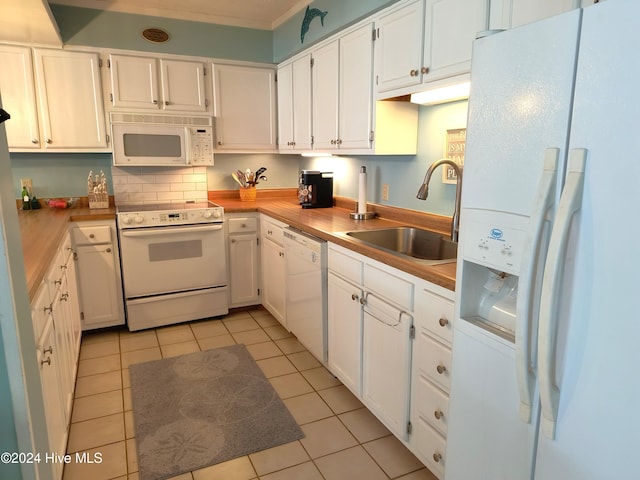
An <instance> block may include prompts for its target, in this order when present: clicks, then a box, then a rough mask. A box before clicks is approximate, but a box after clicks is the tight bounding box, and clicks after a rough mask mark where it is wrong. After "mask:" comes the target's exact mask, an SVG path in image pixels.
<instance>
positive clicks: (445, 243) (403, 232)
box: [344, 227, 458, 264]
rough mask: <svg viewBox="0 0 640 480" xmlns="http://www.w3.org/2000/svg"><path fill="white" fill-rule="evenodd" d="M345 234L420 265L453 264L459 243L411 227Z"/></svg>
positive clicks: (437, 234) (357, 231)
mask: <svg viewBox="0 0 640 480" xmlns="http://www.w3.org/2000/svg"><path fill="white" fill-rule="evenodd" d="M344 235H346V236H347V237H350V238H352V239H354V240H357V241H360V242H363V243H366V244H368V245H370V246H373V247H377V248H380V249H382V250H385V251H387V252H390V253H393V254H396V255H400V256H405V257H410V258H413V259H416V260H420V261H424V262H423V263H428V264H436V263H447V262H452V261H455V259H456V256H457V253H458V244H457V243H456V242H453V241H451V240H449V239H448V238H446V237H443V236H442V235H440V234H439V233H435V232H432V231H429V230H423V229H421V228H414V227H392V228H383V229H379V230H356V231H352V232H345V233H344Z"/></svg>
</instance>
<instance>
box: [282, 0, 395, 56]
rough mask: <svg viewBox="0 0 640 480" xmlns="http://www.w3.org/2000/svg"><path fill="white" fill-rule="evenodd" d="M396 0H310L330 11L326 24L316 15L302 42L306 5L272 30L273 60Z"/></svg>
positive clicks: (311, 6)
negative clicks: (301, 34) (301, 32)
mask: <svg viewBox="0 0 640 480" xmlns="http://www.w3.org/2000/svg"><path fill="white" fill-rule="evenodd" d="M396 1H398V0H316V1H314V2H311V5H309V7H310V8H317V9H318V10H320V11H322V12H327V15H326V16H325V18H324V25H323V24H322V23H321V22H320V19H319V18H314V19H313V20H312V22H311V23H310V25H309V31H308V32H307V33H306V34H305V37H304V43H302V41H301V38H300V30H301V27H302V21H303V20H304V17H305V11H306V9H305V10H302V11H301V12H299V13H297V14H296V15H294V16H293V17H291V18H290V19H289V20H287V21H286V22H285V23H283V24H282V25H280V26H279V27H278V28H277V29H276V30H275V31H274V32H273V61H274V62H275V63H279V62H281V61H282V60H284V59H285V58H287V57H290V56H292V55H294V54H296V53H298V52H300V51H302V50H304V49H305V48H308V47H309V46H310V45H313V44H314V43H317V42H318V41H320V40H322V39H324V38H326V37H329V36H330V35H331V34H333V33H335V32H337V31H339V30H341V29H343V28H344V27H346V26H348V25H350V24H352V23H355V22H356V21H358V20H360V19H362V18H364V17H366V16H368V15H369V14H371V13H373V12H375V11H377V10H379V9H381V8H383V7H386V6H388V5H391V4H392V3H395V2H396Z"/></svg>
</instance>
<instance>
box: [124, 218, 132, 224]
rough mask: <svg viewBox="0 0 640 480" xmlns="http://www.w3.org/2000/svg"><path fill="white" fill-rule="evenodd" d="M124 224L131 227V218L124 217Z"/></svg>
mask: <svg viewBox="0 0 640 480" xmlns="http://www.w3.org/2000/svg"><path fill="white" fill-rule="evenodd" d="M122 223H124V224H125V225H129V224H130V223H131V217H122Z"/></svg>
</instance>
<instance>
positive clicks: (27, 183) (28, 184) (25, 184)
mask: <svg viewBox="0 0 640 480" xmlns="http://www.w3.org/2000/svg"><path fill="white" fill-rule="evenodd" d="M24 187H27V191H28V192H29V193H31V192H32V191H33V183H31V179H30V178H21V179H20V190H22V189H23V188H24Z"/></svg>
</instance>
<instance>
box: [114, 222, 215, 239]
mask: <svg viewBox="0 0 640 480" xmlns="http://www.w3.org/2000/svg"><path fill="white" fill-rule="evenodd" d="M216 230H222V224H221V223H216V224H215V225H206V226H204V227H160V228H148V227H147V228H139V229H131V230H127V229H123V230H121V231H120V235H122V236H123V237H156V236H159V235H163V236H164V235H171V234H180V233H194V232H195V233H197V232H213V231H216Z"/></svg>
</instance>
